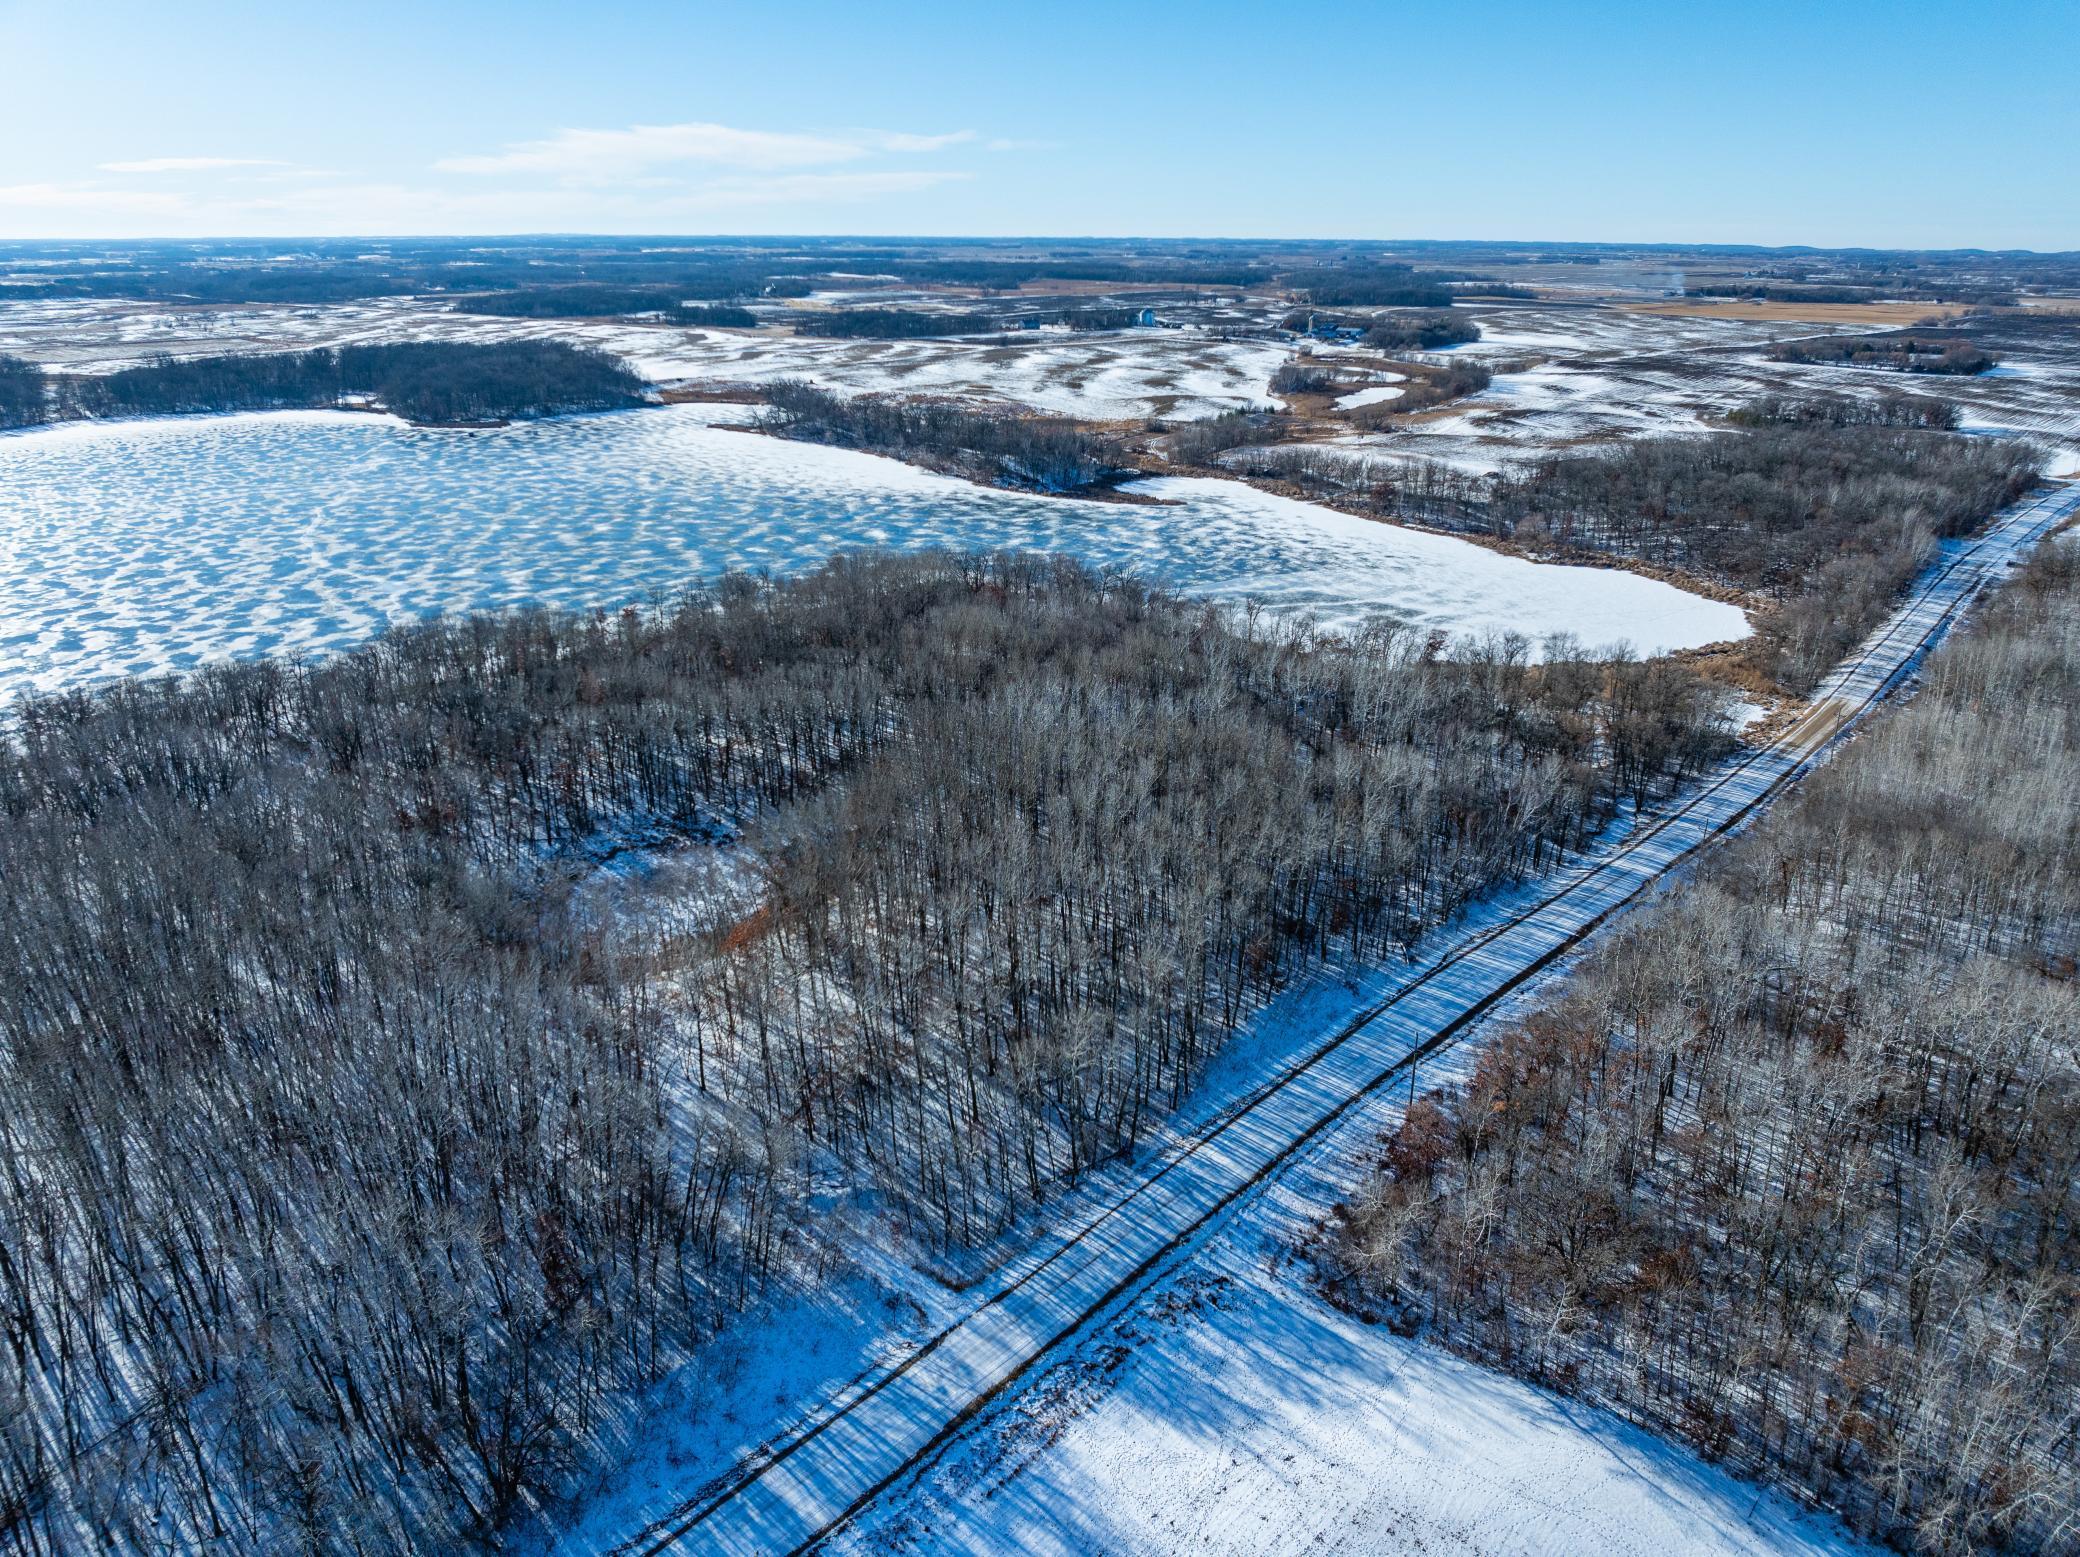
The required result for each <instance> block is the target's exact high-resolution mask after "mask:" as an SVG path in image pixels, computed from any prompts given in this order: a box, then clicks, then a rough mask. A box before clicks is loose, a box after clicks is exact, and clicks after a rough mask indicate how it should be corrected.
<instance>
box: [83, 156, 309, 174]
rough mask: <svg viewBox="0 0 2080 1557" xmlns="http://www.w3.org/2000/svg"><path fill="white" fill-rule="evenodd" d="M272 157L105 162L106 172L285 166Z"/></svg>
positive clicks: (203, 171) (150, 158)
mask: <svg viewBox="0 0 2080 1557" xmlns="http://www.w3.org/2000/svg"><path fill="white" fill-rule="evenodd" d="M288 165H289V164H288V163H286V162H277V161H275V160H274V159H273V158H272V157H146V158H144V159H143V160H142V161H138V162H104V163H102V164H101V171H102V172H104V173H207V172H210V171H212V170H213V169H217V168H285V167H287V166H288Z"/></svg>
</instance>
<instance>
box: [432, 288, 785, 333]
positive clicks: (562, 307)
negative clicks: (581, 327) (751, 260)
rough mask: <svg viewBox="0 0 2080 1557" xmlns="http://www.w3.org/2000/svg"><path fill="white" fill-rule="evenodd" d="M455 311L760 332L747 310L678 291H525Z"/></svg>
mask: <svg viewBox="0 0 2080 1557" xmlns="http://www.w3.org/2000/svg"><path fill="white" fill-rule="evenodd" d="M707 290H709V291H712V290H713V289H712V288H709V289H707ZM703 295H706V294H705V292H704V293H703ZM452 306H453V308H454V309H455V311H456V312H457V313H465V314H488V315H492V316H494V317H497V318H506V319H617V318H629V317H634V316H639V315H647V314H655V315H657V316H659V317H661V318H663V319H664V320H665V321H666V322H668V323H671V324H677V325H687V326H696V327H698V326H705V327H709V328H714V329H728V330H752V329H756V328H757V327H758V317H757V315H755V314H753V313H752V312H751V310H750V309H748V308H745V307H742V306H741V305H738V304H734V303H708V304H702V303H695V302H689V301H688V294H687V293H686V292H685V291H683V290H681V289H680V288H678V287H674V286H638V287H630V286H610V285H605V284H601V283H596V282H593V283H580V284H578V285H574V286H550V287H522V288H516V289H515V290H513V291H511V292H486V293H481V294H479V295H477V296H473V297H464V298H458V299H457V300H456V301H455V303H454V304H453V305H452Z"/></svg>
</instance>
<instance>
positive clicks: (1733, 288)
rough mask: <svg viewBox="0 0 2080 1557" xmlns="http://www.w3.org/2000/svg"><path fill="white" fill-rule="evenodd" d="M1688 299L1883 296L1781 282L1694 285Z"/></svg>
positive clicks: (1869, 290) (1862, 299)
mask: <svg viewBox="0 0 2080 1557" xmlns="http://www.w3.org/2000/svg"><path fill="white" fill-rule="evenodd" d="M1686 292H1687V295H1689V296H1691V297H1743V298H1752V299H1754V300H1755V301H1757V302H1771V303H1869V302H1875V301H1876V300H1877V299H1878V298H1880V297H1882V296H1884V294H1883V293H1882V292H1880V291H1879V290H1878V289H1877V288H1876V287H1843V286H1818V285H1813V286H1801V285H1795V284H1791V285H1787V284H1785V283H1782V282H1774V281H1770V282H1763V281H1741V282H1724V283H1718V284H1709V285H1705V286H1694V287H1689V288H1687V289H1686Z"/></svg>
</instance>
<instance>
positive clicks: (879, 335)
mask: <svg viewBox="0 0 2080 1557" xmlns="http://www.w3.org/2000/svg"><path fill="white" fill-rule="evenodd" d="M789 317H790V321H791V322H792V323H793V325H794V327H795V331H796V333H797V334H800V335H828V336H836V337H838V338H840V339H844V340H876V341H903V340H925V339H929V338H931V337H933V336H937V335H986V334H988V333H989V332H990V331H991V330H1001V329H1003V328H1005V321H1004V320H1002V319H999V318H997V317H995V316H994V315H991V314H951V313H936V312H933V311H931V310H929V309H923V308H824V309H803V310H802V311H801V312H800V313H798V314H793V315H790V316H789Z"/></svg>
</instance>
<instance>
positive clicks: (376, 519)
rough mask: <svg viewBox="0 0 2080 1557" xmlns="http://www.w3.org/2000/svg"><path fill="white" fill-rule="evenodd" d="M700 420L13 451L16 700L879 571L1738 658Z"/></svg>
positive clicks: (1596, 605)
mask: <svg viewBox="0 0 2080 1557" xmlns="http://www.w3.org/2000/svg"><path fill="white" fill-rule="evenodd" d="M732 414H737V415H741V408H738V407H701V406H681V407H674V408H671V409H667V410H652V411H636V412H626V413H621V414H618V415H610V416H595V417H578V418H569V419H564V420H559V421H552V422H538V423H530V424H522V425H517V426H513V427H509V428H502V429H498V430H496V431H490V432H453V431H428V430H420V429H412V428H407V427H403V426H400V425H398V424H397V423H395V422H391V421H389V420H387V419H383V418H377V417H371V416H365V415H355V414H352V413H345V412H337V413H332V412H291V413H276V414H269V415H253V416H236V417H207V418H186V419H168V420H159V421H149V422H127V423H104V424H72V425H67V426H62V427H58V428H54V429H43V430H35V431H30V432H20V433H12V434H8V435H5V436H0V701H4V700H5V699H6V698H8V697H11V696H12V695H13V694H14V693H15V692H16V691H18V690H21V689H24V688H31V687H34V688H41V689H51V688H56V687H61V686H70V685H76V684H79V683H81V682H86V681H91V680H94V679H97V678H101V677H107V676H114V675H146V674H154V673H158V672H163V671H168V670H178V669H183V668H187V667H190V666H193V665H196V664H199V663H201V662H204V661H206V660H210V659H215V658H220V657H224V656H230V655H239V656H245V655H257V654H268V653H282V652H288V651H294V650H301V651H307V652H321V651H328V650H336V649H340V648H343V647H346V646H348V645H351V644H354V643H357V642H360V641H362V640H364V639H366V638H367V637H369V636H370V635H371V634H373V633H375V632H376V631H378V630H379V629H381V628H382V627H383V626H384V625H385V624H386V623H391V622H397V621H404V620H410V619H414V618H418V617H422V616H426V615H430V614H434V613H437V612H441V611H452V610H462V609H467V608H471V607H478V606H495V605H504V604H512V603H517V602H521V601H540V602H544V603H548V604H555V605H570V606H583V605H606V606H612V605H618V604H621V603H624V602H627V601H630V600H633V599H639V598H642V597H643V596H644V595H645V594H647V593H648V592H649V591H651V590H654V589H665V588H672V587H675V586H678V585H682V584H685V583H687V582H690V581H694V580H698V579H702V578H708V577H713V576H715V575H717V574H719V573H721V572H722V571H724V570H726V569H732V568H743V569H758V568H764V569H770V570H773V571H775V572H786V571H790V570H796V569H801V568H805V567H809V566H812V565H814V564H816V563H817V562H820V561H821V560H822V559H824V558H825V557H827V556H829V555H830V554H831V553H832V552H835V551H840V550H844V549H848V548H855V547H864V546H880V545H890V546H899V547H926V546H944V547H951V548H954V549H996V548H1016V549H1024V550H1037V551H1059V552H1066V553H1068V554H1070V555H1073V556H1077V557H1080V558H1082V559H1084V560H1085V561H1087V562H1090V563H1093V564H1096V565H1098V566H1108V567H1109V566H1118V567H1123V568H1128V569H1131V570H1133V571H1135V572H1136V573H1138V574H1141V575H1143V576H1146V577H1150V578H1154V579H1159V580H1162V581H1164V582H1167V583H1169V584H1172V585H1175V586H1177V587H1179V588H1182V589H1185V590H1188V591H1190V592H1193V593H1196V594H1200V595H1203V596H1205V597H1207V598H1209V599H1213V600H1217V601H1222V602H1226V603H1231V604H1240V603H1242V602H1244V601H1246V600H1257V601H1261V602H1263V603H1264V604H1265V605H1267V606H1269V607H1271V608H1274V609H1277V610H1282V611H1287V612H1303V611H1304V612H1311V613H1313V614H1314V615H1315V616H1316V617H1317V618H1318V619H1319V620H1320V621H1322V622H1323V623H1324V624H1325V625H1343V626H1348V625H1351V624H1354V623H1356V622H1358V621H1359V620H1361V619H1362V618H1363V617H1365V616H1367V615H1369V614H1372V613H1374V612H1381V611H1384V612H1388V613H1391V614H1394V615H1397V616H1400V617H1402V618H1404V619H1406V620H1408V621H1411V622H1415V623H1418V624H1420V625H1423V626H1426V627H1435V628H1440V629H1443V630H1446V631H1450V632H1466V633H1479V632H1484V631H1488V630H1490V629H1514V630H1517V631H1520V632H1524V633H1527V634H1529V635H1531V636H1532V637H1534V638H1537V637H1540V636H1542V635H1544V634H1547V633H1551V632H1558V631H1568V632H1573V633H1575V634H1576V635H1577V636H1578V637H1580V638H1581V639H1582V640H1583V641H1584V642H1586V643H1589V644H1606V643H1613V642H1616V641H1619V640H1624V641H1626V642H1628V643H1630V644H1631V645H1632V646H1633V647H1635V648H1637V649H1640V650H1642V651H1647V650H1653V649H1669V648H1684V647H1690V646H1693V645H1696V644H1702V643H1710V642H1716V641H1720V640H1724V639H1729V638H1736V637H1740V636H1742V635H1744V634H1745V633H1746V631H1747V624H1746V621H1745V618H1744V617H1743V616H1742V614H1741V613H1740V612H1739V611H1738V610H1736V609H1735V608H1733V607H1731V606H1727V605H1723V604H1720V603H1718V602H1716V601H1711V600H1706V599H1702V598H1699V597H1697V596H1695V595H1691V594H1688V593H1686V592H1684V591H1682V590H1678V589H1675V588H1673V587H1671V586H1669V585H1666V584H1662V583H1658V582H1656V581H1654V580H1650V579H1644V578H1639V577H1637V576H1634V575H1632V574H1628V573H1621V572H1617V571H1612V570H1605V569H1591V568H1560V567H1551V566H1544V565H1540V564H1536V563H1531V562H1526V561H1523V560H1520V559H1518V558H1514V557H1507V556H1503V555H1501V554H1498V553H1495V552H1491V551H1488V550H1485V549H1483V548H1481V547H1478V546H1474V545H1471V544H1469V543H1467V542H1464V541H1458V540H1452V539H1448V538H1445V537H1441V536H1434V535H1427V534H1422V533H1419V532H1414V531H1409V530H1402V529H1397V528H1394V527H1392V526H1388V525H1382V524H1377V523H1373V522H1370V521H1366V520H1360V519H1353V518H1350V517H1347V516H1345V515H1342V514H1338V513H1335V512H1332V511H1330V510H1328V509H1323V508H1318V507H1314V506H1312V505H1309V504H1305V503H1298V502H1294V501H1291V500H1289V499H1283V498H1278V497H1273V496H1269V495H1267V494H1264V493H1260V492H1257V491H1255V490H1254V489H1252V488H1248V487H1244V486H1241V485H1240V484H1238V483H1233V482H1222V481H1204V480H1200V481H1184V480H1166V481H1157V482H1150V483H1146V484H1145V487H1146V490H1148V491H1149V492H1150V493H1152V494H1153V495H1155V496H1157V497H1159V498H1161V499H1163V506H1156V505H1147V506H1142V505H1127V504H1117V503H1091V502H1071V501H1065V500H1061V499H1052V498H1039V497H1030V496H1024V495H1019V494H1014V493H1006V492H996V491H990V490H986V489H984V488H980V487H976V486H972V485H970V484H968V483H965V482H961V481H956V480H953V479H952V478H949V477H944V476H938V475H934V474H931V473H929V472H926V471H921V470H917V469H915V468H913V467H910V466H907V465H903V464H899V463H897V462H895V461H893V460H887V459H878V458H874V457H872V456H868V455H863V454H854V453H850V452H846V451H843V450H836V449H827V448H821V447H817V446H813V445H808V444H800V443H789V442H783V441H781V440H779V439H775V438H768V437H763V436H760V435H757V434H753V433H748V432H744V431H739V430H735V429H732V428H729V427H725V426H717V425H713V423H714V421H715V420H716V419H717V418H718V417H720V418H723V419H728V417H729V416H730V415H732Z"/></svg>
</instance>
